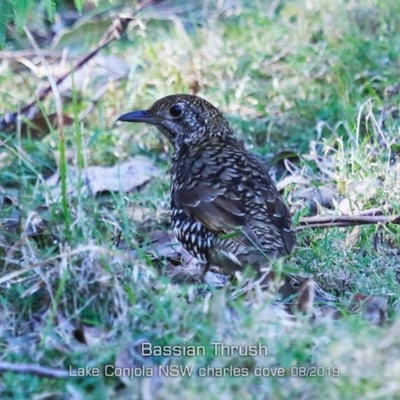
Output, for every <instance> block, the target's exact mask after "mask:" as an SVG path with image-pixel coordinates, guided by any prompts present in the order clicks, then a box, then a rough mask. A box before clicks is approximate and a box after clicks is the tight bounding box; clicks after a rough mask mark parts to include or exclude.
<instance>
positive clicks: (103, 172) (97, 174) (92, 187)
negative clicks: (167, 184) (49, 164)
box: [45, 156, 160, 198]
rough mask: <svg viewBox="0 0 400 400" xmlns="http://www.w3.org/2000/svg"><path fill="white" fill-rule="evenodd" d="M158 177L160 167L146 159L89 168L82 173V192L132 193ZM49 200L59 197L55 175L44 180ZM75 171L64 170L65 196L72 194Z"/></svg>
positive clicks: (74, 189) (76, 172)
mask: <svg viewBox="0 0 400 400" xmlns="http://www.w3.org/2000/svg"><path fill="white" fill-rule="evenodd" d="M159 174H160V168H158V167H157V166H156V165H154V163H153V161H152V160H150V159H149V158H146V157H142V156H136V157H134V158H132V159H130V160H128V161H125V162H124V163H121V164H117V165H114V166H113V167H101V166H89V167H87V168H85V169H84V170H83V171H82V182H83V189H84V190H83V192H88V193H90V194H92V195H96V194H98V193H102V192H119V191H122V192H124V193H129V192H132V191H133V190H134V189H137V188H138V187H140V186H142V185H144V184H145V183H147V182H148V181H149V180H151V179H152V178H154V177H156V176H158V175H159ZM45 183H46V185H47V186H48V187H49V189H50V191H51V194H52V195H53V197H55V198H58V197H59V196H60V195H61V186H60V175H59V173H58V172H56V173H55V174H54V175H52V176H50V177H49V178H48V179H46V181H45ZM77 188H78V171H77V168H75V167H73V166H69V167H68V188H67V190H68V194H76V191H77Z"/></svg>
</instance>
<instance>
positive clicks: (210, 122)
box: [119, 94, 296, 273]
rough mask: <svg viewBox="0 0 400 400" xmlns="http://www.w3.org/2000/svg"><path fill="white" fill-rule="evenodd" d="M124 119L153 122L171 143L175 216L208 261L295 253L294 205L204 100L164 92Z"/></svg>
mask: <svg viewBox="0 0 400 400" xmlns="http://www.w3.org/2000/svg"><path fill="white" fill-rule="evenodd" d="M119 121H129V122H144V123H149V124H152V125H155V126H156V127H157V128H159V129H160V130H161V131H162V132H163V133H164V134H165V136H166V137H167V138H168V139H169V141H170V142H171V144H172V146H173V148H174V153H173V156H172V167H171V220H172V225H173V228H174V231H175V233H176V236H177V238H178V240H179V241H180V242H181V243H182V245H183V246H184V247H185V248H186V250H188V251H189V252H190V253H191V254H192V255H193V256H195V257H196V258H197V259H198V260H199V261H200V263H201V264H202V265H203V273H206V272H207V270H208V268H209V267H210V266H212V265H215V266H217V267H219V268H221V269H222V270H224V271H225V272H228V273H232V272H235V271H237V270H242V269H243V268H244V267H246V266H247V265H251V266H252V267H253V268H254V269H256V270H258V271H259V270H260V269H261V268H262V267H263V266H264V265H268V263H269V261H268V259H272V258H275V257H280V256H284V255H287V254H289V253H290V252H291V251H292V250H293V248H294V246H295V243H296V238H295V234H294V232H293V229H292V224H291V217H290V213H289V210H288V209H287V207H286V205H285V204H284V202H283V200H282V198H281V196H280V194H279V192H278V190H277V189H276V187H275V186H274V184H273V183H272V182H271V179H270V177H269V175H268V172H267V170H266V168H265V167H264V166H263V165H262V164H261V163H260V162H259V161H258V159H257V158H256V157H255V156H254V155H252V154H250V153H249V152H247V151H246V149H245V148H244V147H243V145H242V144H241V143H240V142H238V140H237V139H236V137H235V136H234V133H233V131H232V128H231V127H230V125H229V123H228V121H227V120H226V119H225V117H224V116H223V115H222V114H221V113H220V112H219V111H218V109H217V108H215V107H214V106H213V105H211V104H210V103H208V102H207V101H206V100H204V99H202V98H200V97H197V96H190V95H183V94H179V95H172V96H167V97H164V98H162V99H160V100H158V101H157V102H155V103H154V105H153V106H152V107H151V108H150V109H149V110H145V111H134V112H131V113H128V114H124V115H122V116H121V117H120V118H119Z"/></svg>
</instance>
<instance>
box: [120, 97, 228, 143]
mask: <svg viewBox="0 0 400 400" xmlns="http://www.w3.org/2000/svg"><path fill="white" fill-rule="evenodd" d="M118 121H128V122H144V123H147V124H151V125H155V126H156V127H157V128H159V129H160V130H161V131H162V132H163V133H164V135H165V136H166V137H167V138H168V139H169V141H170V142H171V143H172V145H173V146H174V148H175V150H178V149H180V148H181V147H183V146H191V145H193V144H197V143H200V142H202V141H203V140H208V139H209V138H211V137H212V136H221V137H223V136H227V135H233V132H232V129H231V127H230V126H229V123H228V121H227V120H226V119H225V117H224V116H223V115H222V114H221V113H220V112H219V111H218V109H217V108H215V107H214V106H213V105H212V104H210V103H209V102H208V101H206V100H204V99H202V98H200V97H197V96H191V95H186V94H177V95H171V96H167V97H163V98H162V99H160V100H158V101H156V102H155V103H154V104H153V105H152V106H151V108H149V109H148V110H141V111H133V112H130V113H127V114H124V115H121V116H120V117H119V118H118Z"/></svg>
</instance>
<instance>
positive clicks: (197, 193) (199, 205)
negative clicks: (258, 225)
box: [174, 184, 258, 247]
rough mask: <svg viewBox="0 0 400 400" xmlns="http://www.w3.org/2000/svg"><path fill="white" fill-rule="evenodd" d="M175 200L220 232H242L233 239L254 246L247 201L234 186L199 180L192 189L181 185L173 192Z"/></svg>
mask: <svg viewBox="0 0 400 400" xmlns="http://www.w3.org/2000/svg"><path fill="white" fill-rule="evenodd" d="M174 201H175V204H176V205H177V206H178V207H179V208H182V209H183V210H184V211H185V212H186V213H187V214H188V215H190V216H191V217H192V218H194V219H195V220H197V221H199V222H200V223H202V224H203V225H204V226H205V227H206V228H207V229H209V230H211V231H213V232H215V233H217V234H221V235H223V234H230V233H234V232H238V231H239V232H240V231H242V232H243V235H237V236H232V237H231V239H232V240H234V241H236V242H238V243H240V244H241V245H244V246H250V247H253V246H254V245H257V244H258V239H257V237H256V235H255V234H254V232H253V231H252V230H251V228H250V226H249V225H248V224H247V221H246V208H245V204H244V202H243V201H242V200H241V199H240V197H239V196H237V195H235V193H234V192H232V190H227V189H226V188H221V187H213V186H207V185H205V184H199V185H197V186H196V187H194V188H193V189H187V188H181V189H178V190H176V191H175V193H174Z"/></svg>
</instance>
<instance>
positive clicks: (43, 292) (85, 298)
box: [0, 0, 400, 399]
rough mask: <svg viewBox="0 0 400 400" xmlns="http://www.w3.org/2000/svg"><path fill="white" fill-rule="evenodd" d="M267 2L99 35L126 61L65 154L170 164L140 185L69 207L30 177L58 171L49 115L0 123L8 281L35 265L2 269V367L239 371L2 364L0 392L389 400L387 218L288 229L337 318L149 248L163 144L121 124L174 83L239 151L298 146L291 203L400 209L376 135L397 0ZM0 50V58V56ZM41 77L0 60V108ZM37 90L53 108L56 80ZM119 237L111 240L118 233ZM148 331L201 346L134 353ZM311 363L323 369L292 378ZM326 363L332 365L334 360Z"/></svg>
mask: <svg viewBox="0 0 400 400" xmlns="http://www.w3.org/2000/svg"><path fill="white" fill-rule="evenodd" d="M266 3H268V2H266ZM272 3H273V2H271V4H267V5H264V2H261V1H258V2H249V1H245V0H242V1H239V0H238V1H236V2H233V3H232V4H233V6H231V7H228V8H226V9H225V10H221V9H219V8H218V7H215V6H212V4H213V3H212V4H211V3H208V2H199V3H196V4H199V6H198V7H197V8H194V9H193V10H192V12H186V13H183V14H179V15H178V16H177V17H176V18H174V19H171V18H169V19H168V18H164V19H163V18H150V17H149V18H148V19H147V18H146V19H144V20H143V21H142V24H140V25H137V26H132V28H131V29H130V30H129V31H128V35H127V37H124V38H122V39H121V40H119V41H117V42H114V43H113V44H112V45H111V46H110V47H109V48H108V49H107V50H106V52H105V53H104V54H107V52H108V54H113V55H116V56H118V57H120V58H122V59H123V60H125V61H126V62H127V63H128V64H129V66H130V73H129V74H128V77H127V78H126V79H124V80H121V81H119V82H117V83H115V82H114V83H112V84H110V85H109V88H108V91H107V93H106V94H105V95H104V96H103V97H102V98H101V99H100V100H99V101H98V102H97V103H96V106H95V107H94V108H93V110H92V112H91V113H90V114H89V115H88V116H87V118H86V119H85V120H84V121H83V125H82V126H81V125H79V124H76V125H75V126H69V127H65V129H64V135H65V146H66V151H67V157H70V158H69V160H70V162H69V164H70V165H74V166H78V170H81V169H82V166H83V165H84V164H86V165H102V166H112V165H114V164H116V163H118V162H122V161H124V160H128V159H129V158H131V157H132V156H136V155H142V156H147V157H150V158H151V159H153V160H154V162H155V164H156V165H157V166H159V167H160V168H161V170H162V171H163V172H162V173H161V174H160V176H159V177H157V178H155V179H153V180H152V181H151V182H149V183H148V184H146V185H144V186H143V187H141V188H140V189H138V190H137V191H135V192H133V193H130V194H125V193H112V194H104V195H98V196H96V197H93V196H90V195H88V193H87V192H85V191H83V190H80V191H79V190H77V191H74V193H73V194H72V195H69V196H68V202H67V204H64V206H63V204H62V202H61V199H59V198H53V197H52V195H51V192H49V189H48V188H46V187H45V186H44V185H43V180H42V179H39V177H40V176H41V175H43V176H45V177H47V176H49V175H51V173H52V172H53V171H55V170H56V169H57V163H56V161H55V157H54V154H53V153H54V152H55V151H57V150H58V147H59V132H58V130H57V129H53V130H51V133H49V134H48V135H46V136H44V137H42V138H39V139H35V138H32V137H29V135H28V136H26V135H22V137H21V138H20V137H19V133H18V132H19V130H18V128H17V129H15V131H13V132H3V133H1V140H2V147H1V150H0V160H1V161H0V162H1V172H0V185H1V188H2V193H1V194H0V195H1V196H2V198H1V199H2V204H1V209H0V219H1V220H0V222H1V227H2V231H1V234H0V260H1V264H0V279H1V278H2V277H4V276H6V275H7V274H11V273H13V272H15V273H17V272H18V271H19V270H21V269H23V268H30V269H29V270H28V271H26V272H25V273H23V274H20V275H18V276H17V277H15V278H13V279H9V280H7V281H6V282H3V283H1V284H0V364H1V362H12V363H21V364H22V363H30V364H38V365H39V364H40V365H42V366H49V367H53V368H57V369H64V370H68V369H69V366H71V368H72V369H73V370H77V368H81V367H82V368H85V367H86V366H89V367H90V368H100V370H103V368H104V366H106V365H117V366H125V367H129V368H132V369H133V368H135V367H138V368H139V367H140V366H142V365H144V366H146V367H147V368H150V369H151V368H153V370H152V371H155V372H154V374H155V375H157V371H158V368H159V367H158V366H159V365H166V364H169V365H182V366H184V365H188V366H190V365H193V366H194V371H198V370H199V368H206V367H207V366H209V367H210V368H214V369H215V368H223V367H230V366H232V367H236V368H240V369H241V374H242V376H239V377H237V376H225V377H219V378H218V377H212V376H208V377H199V376H198V374H197V372H196V373H194V374H193V376H192V377H184V376H178V377H175V378H163V377H158V376H154V377H153V378H148V379H144V378H134V379H123V380H122V381H121V380H120V379H119V378H118V377H116V376H105V375H104V374H100V376H99V377H89V376H86V377H70V378H68V379H46V378H40V377H36V376H33V375H31V374H15V373H12V372H5V373H0V376H1V379H0V398H4V399H7V398H10V399H11V398H12V399H26V398H31V397H33V396H37V397H36V398H49V397H50V395H53V396H54V397H53V398H57V399H58V398H59V399H61V398H72V399H75V398H76V399H78V398H88V399H103V398H104V399H106V398H121V399H125V398H126V399H128V398H144V399H148V398H160V399H161V398H171V397H173V396H175V395H180V394H181V393H182V392H185V397H186V398H192V397H195V396H201V395H203V396H207V398H211V399H231V398H235V399H236V398H238V399H239V398H244V399H253V398H257V399H292V398H299V399H320V398H321V397H322V396H323V397H324V398H327V399H378V398H382V399H397V398H399V397H400V383H399V382H400V364H399V361H398V360H399V356H400V340H399V335H398V330H399V321H400V318H399V311H400V309H399V303H398V298H399V295H400V287H399V271H400V269H399V263H398V257H399V244H400V239H399V238H400V230H399V228H398V227H397V226H395V225H388V226H381V225H370V226H361V227H360V230H359V234H358V235H357V238H358V240H357V241H351V240H350V239H349V235H350V233H351V231H352V229H353V228H334V229H327V230H307V231H304V232H302V233H301V234H299V246H298V248H297V250H296V253H295V254H294V257H292V258H291V259H288V260H285V261H284V262H283V265H282V266H281V267H282V268H283V270H284V271H290V272H296V273H298V274H300V275H304V276H311V277H313V278H314V280H315V281H316V282H317V284H318V285H319V286H320V287H321V289H322V290H323V291H325V292H327V293H330V294H332V295H334V296H336V297H337V298H338V301H337V302H334V303H333V306H334V307H335V308H336V309H338V310H341V312H342V314H343V317H342V318H340V319H338V320H334V319H333V318H331V317H329V316H326V317H323V316H321V313H322V311H321V307H322V305H323V304H322V305H321V304H320V303H319V302H318V298H317V300H316V303H315V313H316V316H315V317H314V318H310V316H309V315H303V314H301V313H299V312H296V311H295V312H294V316H293V315H289V314H287V313H286V311H284V310H283V305H282V304H280V303H279V302H278V303H277V301H276V300H277V299H276V296H275V295H274V294H273V293H272V292H268V291H260V290H257V289H255V290H253V291H247V292H246V291H244V294H240V293H241V292H240V291H241V290H242V289H243V288H244V287H245V285H246V281H245V280H243V281H242V280H240V279H239V280H238V281H235V282H233V283H231V284H229V285H227V286H226V287H225V288H223V289H216V288H213V287H212V286H208V285H201V284H193V285H190V284H175V283H173V282H172V281H171V279H170V278H168V277H167V276H164V275H163V274H162V270H163V269H165V268H166V267H168V268H169V266H167V265H166V263H165V262H162V261H161V262H157V263H154V262H153V261H152V258H151V257H150V256H149V255H148V254H146V253H145V251H144V247H145V246H147V245H148V244H149V241H150V235H151V234H152V232H154V231H155V230H162V231H168V230H169V229H170V225H169V215H168V210H169V186H168V185H169V177H168V174H167V171H168V165H169V161H168V145H167V142H166V140H165V139H164V138H162V137H161V134H160V133H159V132H157V131H156V130H154V129H153V128H151V127H147V126H142V125H138V126H137V125H135V124H132V125H126V124H115V121H116V119H117V117H118V116H119V115H121V114H122V113H124V112H128V111H130V110H133V109H140V108H146V107H148V106H150V105H151V104H152V103H153V102H154V101H155V100H156V99H158V98H160V97H162V96H164V95H167V94H172V93H193V91H196V93H197V92H198V95H200V96H203V97H205V98H206V99H207V100H209V101H210V102H211V103H213V104H215V105H216V106H218V107H219V108H220V109H221V110H222V111H223V112H224V113H225V115H226V116H227V117H228V119H229V121H230V122H231V124H232V126H233V127H234V129H235V132H237V135H238V136H239V137H240V138H241V139H242V140H243V141H244V143H245V144H246V146H247V148H249V149H250V150H251V151H253V152H254V153H256V154H258V155H260V156H262V157H265V159H266V162H267V160H269V159H270V157H271V156H272V155H273V154H275V153H277V152H278V151H282V150H286V149H291V150H294V151H295V152H296V153H297V154H298V155H299V156H300V159H301V161H300V163H299V164H298V165H297V166H298V168H299V171H301V174H302V176H303V177H304V178H306V179H308V181H309V183H308V184H302V183H292V184H290V185H289V186H287V187H286V188H285V198H286V199H287V201H288V203H289V204H291V206H292V210H293V211H294V212H295V213H297V214H296V218H297V217H298V213H301V212H302V211H301V210H302V207H304V204H303V203H301V202H300V201H298V200H296V197H295V193H296V192H297V191H298V190H300V189H302V188H304V187H314V186H315V187H319V186H322V185H324V186H328V187H330V188H332V189H333V190H335V191H336V192H337V194H338V201H337V203H336V207H335V209H334V210H326V209H325V210H322V213H324V214H338V213H339V210H338V207H339V206H338V203H340V202H341V201H342V200H343V199H345V198H348V199H349V201H350V204H351V206H352V207H353V209H355V210H357V209H360V210H362V209H367V208H372V207H379V206H381V207H387V206H390V207H391V208H392V209H393V210H394V211H393V212H394V213H396V214H400V200H399V199H400V184H399V183H400V182H399V179H400V173H399V163H398V158H399V156H398V154H395V153H392V154H391V155H390V152H389V150H388V149H387V148H386V147H385V146H383V145H382V143H381V142H380V136H379V130H383V131H384V135H385V139H386V141H387V142H388V143H389V144H390V145H393V144H394V145H395V146H399V142H398V128H399V122H398V117H397V116H396V112H395V111H396V110H398V107H399V95H398V93H396V90H395V86H396V85H398V63H399V62H398V60H399V59H400V46H399V44H400V33H399V32H400V29H399V28H400V6H399V4H400V3H398V1H395V0H388V1H386V2H375V1H372V0H363V1H362V0H356V1H353V2H351V3H349V2H345V1H341V0H337V1H335V2H332V1H325V0H323V1H316V0H315V1H308V2H302V1H300V0H291V1H290V0H286V1H281V2H278V3H277V8H276V9H273V6H272ZM176 4H177V6H179V4H178V2H176ZM207 4H208V6H209V7H208V8H207V7H206V5H207ZM146 13H147V14H143V15H144V16H145V15H150V16H153V17H154V13H155V12H150V11H146ZM81 51H82V53H83V52H84V51H85V49H81ZM7 62H8V61H5V60H2V61H0V63H3V64H2V67H4V68H5V67H7V65H6V64H5V63H7ZM12 67H13V68H12ZM17 67H18V68H17ZM2 71H3V70H2ZM45 84H47V81H46V77H45V76H36V75H35V74H33V73H32V72H31V71H30V70H28V69H23V67H22V65H21V64H18V63H14V64H12V65H10V66H9V67H8V68H5V69H4V71H3V72H2V73H1V74H0V112H1V113H2V114H3V113H4V112H6V111H9V110H17V109H18V107H21V106H23V105H24V104H25V102H26V100H27V99H28V98H30V97H31V93H32V90H33V88H36V87H38V86H39V85H45ZM195 89H196V90H195ZM397 91H398V90H397ZM93 92H95V90H94V89H93V86H91V84H89V86H88V88H87V89H86V90H85V91H83V92H80V91H79V90H78V89H77V90H75V91H73V96H72V97H71V96H69V97H64V98H63V107H64V113H65V114H66V115H68V116H70V117H71V118H77V116H78V115H79V113H80V112H81V111H83V110H85V109H86V108H87V107H89V106H90V99H91V98H92V96H94V94H93ZM41 107H42V108H43V109H44V110H45V112H46V113H47V114H50V113H53V112H54V111H55V108H54V103H53V102H52V97H51V96H50V97H49V99H46V100H45V101H43V102H42V104H41ZM389 111H394V112H392V113H390V112H389ZM383 112H385V113H386V114H385V115H387V117H386V118H385V121H384V122H385V124H384V126H383V125H382V124H381V123H380V122H379V120H380V118H381V117H382V115H384V114H383ZM313 146H314V147H315V148H317V149H318V157H316V156H315V155H314V154H313V152H312V148H314V147H313ZM394 148H396V147H394ZM397 148H398V147H397ZM70 153H71V156H70V155H69V154H70ZM390 156H392V159H393V161H392V162H391V163H390V162H389V161H390V160H389V159H390ZM68 169H69V170H70V169H71V167H70V166H68ZM361 182H363V183H365V184H366V186H365V187H360V183H361ZM81 183H82V184H83V182H81ZM368 183H369V185H368ZM356 184H358V186H357V185H356ZM78 186H79V185H78ZM68 187H69V188H70V187H71V183H69V182H68V179H67V188H68ZM7 199H11V200H12V201H10V200H7ZM300 203H301V204H300ZM34 213H36V214H34ZM68 214H69V215H70V220H69V224H67V223H66V222H65V221H66V217H67V215H68ZM37 215H39V216H40V218H41V219H42V220H43V221H44V222H45V225H44V230H43V232H42V234H40V235H37V234H34V227H32V218H33V217H35V216H37ZM35 226H36V225H35ZM119 234H120V236H121V243H120V248H119V249H117V248H116V246H115V244H113V239H114V238H115V236H117V235H119ZM378 238H379V240H378ZM374 243H375V244H374ZM376 243H377V244H376ZM133 251H134V252H136V257H135V258H133V257H132V254H133V253H132V252H133ZM357 293H362V294H364V295H372V296H375V298H376V301H383V302H384V301H387V316H385V321H384V323H383V324H380V325H377V324H374V323H371V321H370V320H369V319H370V318H371V315H372V316H373V315H375V314H374V312H375V313H376V308H375V309H373V310H372V311H371V310H370V312H369V311H368V310H364V311H361V312H357V313H355V312H352V311H351V310H352V308H351V304H350V303H351V298H352V296H354V295H355V294H357ZM141 340H146V341H150V342H151V343H152V344H154V345H161V346H167V345H168V346H174V345H175V346H181V345H182V344H183V343H186V345H192V346H204V347H205V348H206V354H205V355H197V356H186V357H184V356H174V357H167V356H153V357H150V358H147V359H142V358H141V357H139V356H138V354H137V352H136V351H135V349H137V343H139V342H140V341H141ZM211 342H223V343H224V344H225V345H257V344H259V343H260V344H262V345H265V346H267V348H268V355H267V356H263V355H257V356H248V357H239V356H228V355H227V356H219V355H216V354H214V352H213V349H212V347H211V346H210V343H211ZM310 367H315V368H317V369H315V370H314V372H315V373H319V374H322V375H324V376H319V377H318V376H317V377H310V376H309V377H299V376H293V375H295V374H296V373H297V374H298V373H304V372H305V371H310V370H307V369H306V368H310ZM318 367H319V369H318ZM336 367H337V368H338V370H339V371H340V373H339V375H340V376H338V377H336V376H332V375H334V374H336V372H337V370H336V369H335V370H334V369H333V368H336ZM260 368H264V374H266V375H267V374H270V375H271V374H272V373H276V372H277V371H278V368H283V369H284V376H283V377H276V376H275V377H274V376H261V377H260V376H256V374H255V371H259V369H260ZM301 368H303V369H301ZM244 371H247V375H248V376H244V375H246V373H245V372H244ZM228 375H229V374H228ZM329 375H331V376H329ZM64 394H65V396H64ZM42 395H43V396H45V395H47V396H49V397H40V396H42Z"/></svg>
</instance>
